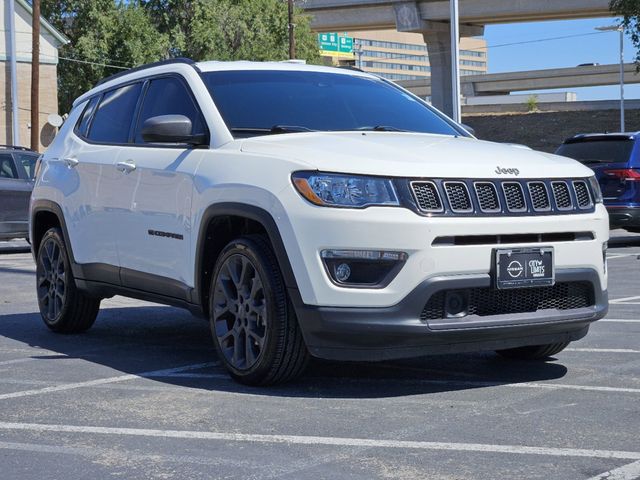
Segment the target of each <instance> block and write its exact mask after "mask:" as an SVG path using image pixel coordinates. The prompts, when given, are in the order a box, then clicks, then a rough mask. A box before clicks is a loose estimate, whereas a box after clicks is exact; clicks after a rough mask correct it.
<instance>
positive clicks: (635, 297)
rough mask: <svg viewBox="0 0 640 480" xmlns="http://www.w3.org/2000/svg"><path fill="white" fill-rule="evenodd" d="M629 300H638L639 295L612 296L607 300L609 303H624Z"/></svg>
mask: <svg viewBox="0 0 640 480" xmlns="http://www.w3.org/2000/svg"><path fill="white" fill-rule="evenodd" d="M631 300H640V295H635V296H633V297H622V298H614V299H613V300H609V303H626V302H628V301H631Z"/></svg>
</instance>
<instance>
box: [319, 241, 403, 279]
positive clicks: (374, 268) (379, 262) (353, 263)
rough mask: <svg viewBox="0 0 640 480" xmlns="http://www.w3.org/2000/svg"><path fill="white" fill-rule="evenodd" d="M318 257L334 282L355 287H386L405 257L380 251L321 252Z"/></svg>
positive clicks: (401, 253)
mask: <svg viewBox="0 0 640 480" xmlns="http://www.w3.org/2000/svg"><path fill="white" fill-rule="evenodd" d="M320 256H321V257H322V262H323V263H324V266H325V269H326V271H327V273H328V274H329V278H331V281H332V282H333V283H335V284H336V285H339V286H341V287H354V288H357V287H360V288H384V287H386V286H387V285H388V284H389V283H390V282H391V280H393V279H394V278H395V276H396V275H397V274H398V272H399V271H400V270H401V269H402V266H403V265H404V263H405V262H406V260H407V258H408V255H407V254H406V253H405V252H387V251H380V250H322V252H320Z"/></svg>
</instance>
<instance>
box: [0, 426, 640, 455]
mask: <svg viewBox="0 0 640 480" xmlns="http://www.w3.org/2000/svg"><path fill="white" fill-rule="evenodd" d="M0 430H23V431H30V432H39V433H42V432H55V433H96V434H102V435H118V436H138V437H160V438H180V439H197V440H219V441H220V440H221V441H225V442H248V443H283V444H287V445H329V446H339V447H372V448H396V449H411V450H450V451H464V452H483V453H514V454H525V455H547V456H553V457H590V458H594V457H595V458H615V459H623V460H640V452H626V451H618V450H588V449H576V448H554V447H529V446H522V445H491V444H482V443H444V442H423V441H410V440H384V439H369V438H345V437H318V436H306V435H262V434H246V433H230V432H204V431H193V430H156V429H147V428H114V427H99V426H79V425H51V424H40V423H12V422H0Z"/></svg>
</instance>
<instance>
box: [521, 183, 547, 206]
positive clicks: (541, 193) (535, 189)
mask: <svg viewBox="0 0 640 480" xmlns="http://www.w3.org/2000/svg"><path fill="white" fill-rule="evenodd" d="M527 186H528V188H529V196H530V197H531V205H532V206H533V209H534V210H535V211H536V212H547V211H549V210H551V201H550V200H549V192H547V186H546V185H545V184H544V182H529V183H528V185H527Z"/></svg>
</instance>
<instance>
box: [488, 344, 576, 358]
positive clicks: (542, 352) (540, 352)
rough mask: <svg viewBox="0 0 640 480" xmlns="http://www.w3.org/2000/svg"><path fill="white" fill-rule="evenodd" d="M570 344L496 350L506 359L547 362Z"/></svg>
mask: <svg viewBox="0 0 640 480" xmlns="http://www.w3.org/2000/svg"><path fill="white" fill-rule="evenodd" d="M567 345H569V342H562V343H550V344H548V345H532V346H528V347H517V348H508V349H506V350H496V353H498V354H499V355H502V356H503V357H505V358H510V359H514V360H545V359H547V358H549V357H552V356H554V355H556V354H557V353H560V352H561V351H562V350H564V349H565V348H566V347H567Z"/></svg>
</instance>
